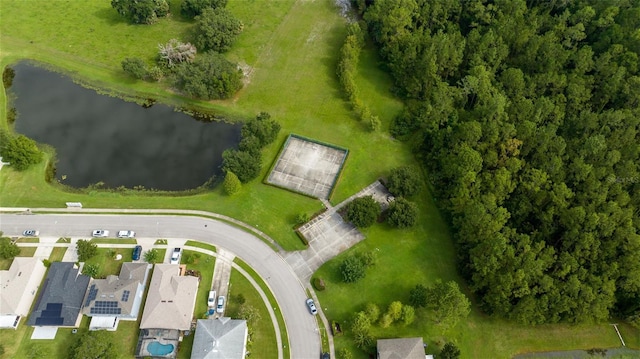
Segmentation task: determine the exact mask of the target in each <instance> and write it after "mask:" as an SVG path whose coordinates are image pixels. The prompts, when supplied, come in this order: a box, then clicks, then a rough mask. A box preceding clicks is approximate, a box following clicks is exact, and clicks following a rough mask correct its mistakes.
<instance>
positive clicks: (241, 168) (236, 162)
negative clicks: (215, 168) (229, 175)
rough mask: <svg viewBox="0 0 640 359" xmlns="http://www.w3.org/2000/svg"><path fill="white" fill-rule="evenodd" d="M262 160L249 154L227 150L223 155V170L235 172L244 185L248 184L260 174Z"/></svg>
mask: <svg viewBox="0 0 640 359" xmlns="http://www.w3.org/2000/svg"><path fill="white" fill-rule="evenodd" d="M261 161H262V159H261V158H260V156H256V155H251V153H249V152H244V151H238V150H226V151H224V152H223V153H222V169H223V170H224V171H226V172H233V173H235V174H236V175H237V177H238V179H239V180H240V182H242V183H247V182H249V181H251V180H252V179H254V178H256V177H258V175H259V174H260V167H261Z"/></svg>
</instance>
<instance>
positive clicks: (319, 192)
mask: <svg viewBox="0 0 640 359" xmlns="http://www.w3.org/2000/svg"><path fill="white" fill-rule="evenodd" d="M347 152H348V151H347V150H346V149H341V148H337V147H334V146H330V145H325V144H322V143H318V142H314V141H311V140H306V139H303V138H300V137H298V136H295V135H290V136H289V138H288V139H287V141H286V142H285V144H284V147H283V150H282V152H281V153H280V157H279V158H278V160H277V162H276V165H275V166H274V167H273V170H272V171H271V173H270V174H269V178H268V179H267V182H268V183H270V184H273V185H275V186H279V187H284V188H287V189H290V190H292V191H295V192H300V193H303V194H307V195H309V196H313V197H317V198H328V197H329V195H330V194H331V189H332V188H333V185H334V184H335V181H336V178H337V177H338V174H339V173H340V170H341V169H342V164H343V163H344V160H345V159H346V157H347Z"/></svg>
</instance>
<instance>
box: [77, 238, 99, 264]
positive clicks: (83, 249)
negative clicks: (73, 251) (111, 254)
mask: <svg viewBox="0 0 640 359" xmlns="http://www.w3.org/2000/svg"><path fill="white" fill-rule="evenodd" d="M76 246H77V251H78V261H80V262H86V261H87V259H89V258H91V257H93V256H95V255H96V254H98V246H97V245H96V244H95V243H91V242H90V241H87V240H84V239H79V240H78V242H77V243H76Z"/></svg>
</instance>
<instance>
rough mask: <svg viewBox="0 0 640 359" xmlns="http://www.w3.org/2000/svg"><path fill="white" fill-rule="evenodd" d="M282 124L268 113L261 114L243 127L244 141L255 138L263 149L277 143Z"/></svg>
mask: <svg viewBox="0 0 640 359" xmlns="http://www.w3.org/2000/svg"><path fill="white" fill-rule="evenodd" d="M280 128H281V126H280V124H279V123H278V122H276V121H275V120H273V119H272V118H271V115H270V114H268V113H267V112H260V113H259V114H258V116H256V118H255V119H252V120H249V121H247V122H245V123H244V125H242V130H241V133H242V139H243V140H244V139H245V138H255V140H257V146H258V147H259V148H262V147H264V146H266V145H268V144H270V143H271V142H273V141H275V139H276V137H278V133H279V132H280Z"/></svg>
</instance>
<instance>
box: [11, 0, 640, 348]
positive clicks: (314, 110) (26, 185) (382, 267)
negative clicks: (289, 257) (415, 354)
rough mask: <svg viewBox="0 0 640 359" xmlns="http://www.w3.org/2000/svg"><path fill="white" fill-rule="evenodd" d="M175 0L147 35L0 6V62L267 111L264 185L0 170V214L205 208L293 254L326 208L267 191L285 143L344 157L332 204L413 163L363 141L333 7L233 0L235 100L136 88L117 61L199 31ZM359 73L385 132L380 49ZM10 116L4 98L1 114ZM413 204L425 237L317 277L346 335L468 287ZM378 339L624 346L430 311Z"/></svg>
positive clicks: (98, 6)
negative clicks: (436, 319) (226, 189)
mask: <svg viewBox="0 0 640 359" xmlns="http://www.w3.org/2000/svg"><path fill="white" fill-rule="evenodd" d="M171 4H172V11H173V14H174V15H173V16H172V17H171V18H169V19H162V20H160V21H159V22H158V23H157V24H155V25H152V26H145V25H129V24H127V23H126V22H125V21H123V20H122V19H121V18H119V17H118V16H117V14H116V13H115V11H113V9H111V7H110V6H109V2H108V1H101V2H98V1H89V2H85V1H74V0H69V1H54V2H41V1H18V0H13V1H8V0H0V11H1V13H2V21H0V48H1V49H2V52H0V64H2V65H6V64H9V63H11V62H12V61H15V60H17V59H20V58H32V59H37V60H40V61H43V62H46V63H48V64H51V65H53V66H56V67H57V68H59V69H61V70H62V71H65V72H67V73H70V74H73V75H74V77H75V78H76V79H78V80H79V81H81V82H85V83H88V84H89V85H91V86H93V87H100V88H102V87H103V90H104V91H105V92H109V93H115V94H118V95H120V96H125V97H127V96H130V97H133V98H147V97H153V98H157V99H159V100H160V101H162V102H166V103H169V104H173V105H176V106H193V107H197V108H200V109H206V110H208V111H211V112H214V113H217V114H221V115H224V116H226V117H227V118H228V119H229V120H233V121H235V120H238V119H242V118H249V117H252V116H255V115H256V114H257V113H258V112H260V111H266V112H269V113H270V114H271V115H272V117H273V118H275V119H277V120H278V121H279V122H280V123H281V124H282V131H281V133H280V135H279V137H278V139H277V140H276V142H275V143H274V144H272V145H270V146H268V147H267V148H266V149H265V151H264V153H263V161H264V163H263V171H262V174H261V176H260V178H259V179H257V180H255V181H253V182H252V183H250V184H247V185H244V186H243V188H242V190H241V192H240V193H239V194H237V195H236V196H233V197H228V196H224V195H222V194H221V191H220V189H219V188H218V189H215V190H213V191H208V192H206V193H202V194H198V195H191V196H178V197H173V196H152V195H146V194H139V193H127V194H121V193H111V192H104V191H93V192H88V193H76V192H68V191H63V190H62V189H61V188H59V187H56V186H51V185H48V184H46V183H45V182H44V180H43V178H44V168H45V164H44V163H43V164H41V165H38V166H34V167H32V168H31V169H29V170H27V171H25V172H21V173H17V172H15V171H13V170H12V169H11V168H10V167H4V168H3V169H2V171H0V206H5V207H9V206H24V207H31V208H37V207H64V202H68V201H74V202H75V201H77V202H82V203H83V205H84V206H85V207H89V208H185V209H200V210H208V211H213V212H219V213H223V214H226V215H229V216H231V217H234V218H238V219H240V220H242V221H244V222H246V223H248V224H251V225H254V226H256V227H258V228H259V229H260V230H262V231H264V232H265V233H267V234H268V235H270V236H271V237H273V238H274V239H275V240H276V241H278V242H279V243H280V244H281V245H282V246H283V247H284V248H286V249H289V250H293V249H302V248H303V246H302V244H301V242H300V240H299V239H298V238H297V237H296V236H295V234H294V233H293V231H292V230H291V228H292V227H293V225H294V224H295V217H296V216H297V215H298V214H300V213H308V214H312V213H314V212H316V211H318V210H320V209H321V208H322V206H321V204H320V202H319V201H316V200H312V199H309V198H307V197H304V196H300V195H297V194H293V193H290V192H287V191H284V190H281V189H278V188H274V187H271V186H267V185H264V184H262V182H261V180H262V179H263V178H264V176H266V174H267V173H266V172H267V169H268V168H269V166H270V164H271V163H272V161H274V160H275V156H276V155H277V153H278V151H279V149H280V146H281V145H282V142H283V141H284V139H285V138H286V136H287V135H288V134H290V133H296V134H299V135H303V136H307V137H311V138H314V139H317V140H320V141H324V142H328V143H332V144H336V145H338V146H341V147H345V148H348V149H349V150H350V153H349V157H348V159H347V161H346V163H345V168H344V171H343V173H342V175H341V177H340V180H339V182H338V185H337V188H336V190H335V192H334V196H333V198H332V199H331V202H333V203H338V202H340V201H342V200H343V199H345V198H347V197H349V196H350V195H352V194H354V193H355V192H357V191H358V190H359V189H361V188H362V187H364V186H366V185H368V184H369V183H371V182H373V181H374V180H376V179H377V178H379V177H380V176H385V175H386V174H387V173H388V172H389V170H390V169H391V168H393V167H396V166H398V165H407V164H408V165H414V166H417V163H416V162H415V159H414V158H413V154H412V151H411V148H410V147H409V146H408V145H406V144H403V143H401V142H399V141H396V140H394V139H393V138H391V136H390V135H389V134H388V132H386V131H380V132H379V133H369V132H367V131H366V130H365V129H364V126H363V124H361V123H359V122H358V120H357V119H356V116H355V115H354V114H353V112H352V111H351V109H350V106H349V104H348V103H347V102H346V101H345V99H344V96H343V94H342V93H341V90H340V87H339V83H338V80H337V78H336V75H335V70H336V64H337V61H338V54H339V51H340V47H341V46H342V42H343V40H344V36H345V34H346V29H345V24H346V22H345V20H344V19H343V18H342V17H340V15H339V12H338V10H337V8H336V7H335V6H334V5H333V2H332V1H294V0H277V1H244V0H230V1H229V5H228V8H229V9H230V10H231V11H232V12H233V13H234V14H236V16H238V17H239V18H240V19H241V20H242V21H243V23H244V24H245V30H244V32H243V34H242V35H240V37H239V38H238V41H237V44H236V46H234V48H233V49H232V50H231V51H230V52H229V53H228V54H227V56H228V57H229V58H230V59H232V60H234V61H238V62H239V63H241V64H242V65H244V66H246V67H247V69H248V70H249V74H250V75H249V77H248V81H247V85H246V86H245V88H244V89H242V90H241V91H240V92H239V93H238V94H237V95H236V96H235V97H234V98H233V99H231V100H228V101H211V102H204V101H194V100H189V99H185V98H183V97H182V96H180V95H179V94H175V93H173V92H171V91H168V90H166V89H165V88H163V87H162V86H159V85H157V84H153V83H145V82H140V81H133V80H131V79H129V78H127V77H126V76H125V75H124V73H123V72H122V71H121V69H120V61H121V60H122V59H124V58H125V57H141V58H143V59H144V60H145V61H147V62H148V63H149V64H151V63H152V62H153V59H154V57H155V54H156V49H157V44H158V43H163V42H166V41H168V40H169V39H171V38H174V37H176V38H180V39H182V40H187V34H188V32H189V28H190V26H191V24H190V22H188V21H185V20H184V19H182V18H181V17H180V16H179V15H178V11H177V7H178V6H179V5H178V4H179V1H176V0H174V1H171ZM359 70H360V73H359V76H358V78H357V79H356V80H357V82H358V85H359V86H360V91H361V94H362V97H363V100H364V101H365V102H366V103H367V104H368V105H369V106H370V107H371V109H372V111H373V112H374V113H376V114H378V115H379V116H380V118H381V120H382V125H383V126H382V127H383V129H385V130H386V129H387V128H388V126H389V123H390V121H391V119H392V118H393V117H394V116H395V115H396V114H397V113H398V112H399V111H400V110H401V108H402V105H401V103H400V102H399V101H397V100H396V99H394V98H393V97H392V96H391V95H390V94H389V88H390V87H391V81H390V79H389V76H388V75H387V74H385V73H384V72H382V71H380V69H379V68H378V67H377V57H376V55H375V50H374V49H372V48H371V47H367V48H366V49H365V50H364V51H363V58H362V59H361V62H360V67H359ZM3 96H4V94H2V95H0V101H4V97H3ZM4 111H5V106H4V102H2V103H0V114H3V113H4ZM18 121H19V119H18ZM2 126H5V125H4V124H3V125H2ZM418 200H419V201H420V202H422V204H421V217H420V225H419V226H418V227H417V228H415V229H413V230H410V231H398V230H393V229H390V228H387V227H386V226H385V225H376V226H374V227H373V228H371V229H369V230H368V231H366V235H367V239H366V240H365V241H364V242H363V243H362V244H360V245H359V246H358V248H356V249H355V251H358V250H365V249H367V250H369V249H371V250H375V249H378V250H379V258H380V260H379V263H378V265H377V267H375V268H372V269H370V270H369V273H368V275H367V278H366V279H365V280H363V281H362V282H361V283H357V284H355V285H343V284H340V282H339V278H338V277H337V276H336V273H337V272H336V271H337V267H338V265H339V263H340V260H341V258H342V257H339V258H338V259H336V260H333V261H331V262H329V263H327V264H326V265H325V266H324V267H322V268H321V269H320V271H319V275H320V276H322V277H324V278H325V279H326V281H327V290H326V291H324V292H319V293H318V294H319V297H320V303H321V305H322V307H323V308H325V307H326V308H327V309H328V310H327V312H326V314H327V315H328V317H329V319H330V320H331V319H336V320H338V321H340V322H341V323H342V324H343V327H345V329H346V327H347V325H346V323H347V321H348V320H349V318H350V316H351V314H352V313H353V312H354V311H357V310H361V308H362V306H363V305H364V304H365V303H367V302H374V303H376V304H378V305H379V306H380V307H381V308H386V306H387V305H388V304H389V303H390V302H391V301H392V300H401V301H403V302H407V301H408V291H409V290H410V288H411V287H413V286H414V285H415V284H417V283H423V284H430V283H433V281H434V280H436V279H438V278H440V279H443V280H451V279H454V280H457V281H458V282H459V283H462V282H461V281H460V278H459V277H458V276H457V274H456V270H455V263H454V260H455V254H454V249H453V245H452V242H451V238H450V236H449V234H448V229H447V226H446V225H445V224H444V222H443V220H442V218H441V217H440V215H439V213H438V211H437V209H436V208H435V205H434V203H433V201H432V199H431V197H430V195H429V194H428V193H426V191H424V192H423V193H422V194H421V197H420V198H419V199H418ZM199 300H201V299H199ZM263 320H265V318H263ZM621 330H622V331H623V335H625V338H626V339H627V341H628V345H630V346H634V347H639V346H640V339H639V338H640V334H639V332H638V331H637V330H631V329H630V328H629V327H627V326H624V327H622V328H621ZM1 334H2V335H4V334H5V333H1ZM373 334H374V335H375V336H376V337H396V336H423V337H424V339H425V341H426V342H428V343H430V345H429V346H430V351H431V352H434V350H433V349H434V347H435V346H436V343H437V342H438V341H440V342H442V341H443V340H445V339H446V340H452V341H455V342H456V343H457V344H458V345H459V346H460V347H461V349H462V352H463V357H482V358H484V357H490V358H502V357H510V356H511V355H513V354H516V353H521V352H529V351H544V350H562V349H573V348H593V347H611V346H618V345H619V344H618V342H617V338H616V337H615V332H613V330H612V329H611V327H610V326H608V325H606V324H603V325H591V326H579V327H574V326H566V325H550V326H539V327H526V326H519V325H516V324H512V323H508V322H504V321H501V320H496V319H492V318H487V317H486V316H484V315H483V314H481V313H480V312H478V310H477V307H474V311H473V313H472V315H471V316H470V318H468V320H466V321H465V322H464V323H461V324H460V325H459V326H457V327H456V328H453V329H451V330H449V331H443V330H440V329H439V328H438V327H436V326H433V325H432V324H431V322H430V321H429V320H428V318H426V317H425V315H424V313H418V320H416V323H415V324H413V325H411V326H409V327H400V326H392V327H390V328H388V329H385V330H382V329H380V330H378V329H376V330H375V332H374V333H373ZM0 339H1V338H0ZM56 342H57V341H56ZM63 344H64V343H63ZM336 344H337V348H341V347H344V346H346V347H350V348H352V349H353V352H354V354H355V355H356V356H355V357H356V358H366V357H367V356H366V354H365V353H363V352H361V351H358V350H356V349H355V348H353V346H352V343H351V340H350V339H349V337H348V336H343V337H339V338H336ZM56 345H58V344H56ZM254 349H255V348H254ZM52 352H55V351H52ZM21 353H22V352H21Z"/></svg>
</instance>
